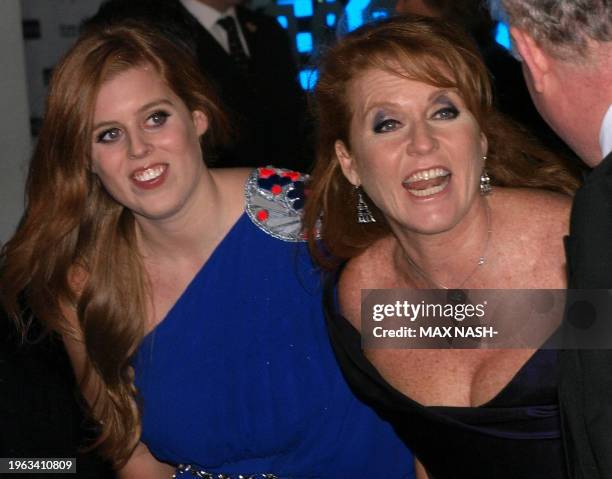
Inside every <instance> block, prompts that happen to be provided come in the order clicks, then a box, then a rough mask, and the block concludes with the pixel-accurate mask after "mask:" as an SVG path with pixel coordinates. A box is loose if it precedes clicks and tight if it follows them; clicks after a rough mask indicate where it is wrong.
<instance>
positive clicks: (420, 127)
mask: <svg viewBox="0 0 612 479" xmlns="http://www.w3.org/2000/svg"><path fill="white" fill-rule="evenodd" d="M408 134H409V138H408V146H407V150H408V154H411V155H426V154H428V153H430V152H432V151H435V150H436V149H437V148H438V140H437V139H436V137H435V136H434V134H433V132H432V130H431V126H430V125H428V124H427V122H417V123H415V124H413V125H412V126H411V128H410V130H409V132H408Z"/></svg>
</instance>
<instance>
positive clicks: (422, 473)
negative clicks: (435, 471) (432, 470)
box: [414, 457, 429, 479]
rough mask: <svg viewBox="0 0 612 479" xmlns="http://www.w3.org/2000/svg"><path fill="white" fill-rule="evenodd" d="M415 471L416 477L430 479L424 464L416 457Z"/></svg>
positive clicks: (417, 478)
mask: <svg viewBox="0 0 612 479" xmlns="http://www.w3.org/2000/svg"><path fill="white" fill-rule="evenodd" d="M414 471H415V472H416V479H429V476H428V475H427V471H426V470H425V468H424V467H423V464H421V462H420V461H419V460H418V459H417V458H416V457H415V458H414Z"/></svg>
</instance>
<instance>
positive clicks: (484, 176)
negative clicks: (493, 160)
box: [480, 156, 493, 196]
mask: <svg viewBox="0 0 612 479" xmlns="http://www.w3.org/2000/svg"><path fill="white" fill-rule="evenodd" d="M482 161H483V163H484V162H486V161H487V157H486V156H483V157H482ZM492 189H493V187H492V186H491V178H490V177H489V174H488V173H487V169H486V168H485V167H484V166H483V167H482V173H480V194H481V195H482V196H485V195H488V194H489V193H491V190H492Z"/></svg>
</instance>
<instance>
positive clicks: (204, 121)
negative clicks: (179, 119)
mask: <svg viewBox="0 0 612 479" xmlns="http://www.w3.org/2000/svg"><path fill="white" fill-rule="evenodd" d="M191 116H192V117H193V124H194V126H195V129H196V132H197V133H198V136H202V135H203V134H204V133H205V132H206V130H208V117H207V116H206V115H205V114H204V112H202V111H200V110H195V111H194V112H192V113H191Z"/></svg>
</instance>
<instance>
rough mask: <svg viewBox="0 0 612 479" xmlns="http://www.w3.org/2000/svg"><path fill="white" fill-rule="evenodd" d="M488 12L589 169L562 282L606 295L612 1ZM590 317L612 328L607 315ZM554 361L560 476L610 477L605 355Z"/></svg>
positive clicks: (610, 258) (496, 7) (549, 115)
mask: <svg viewBox="0 0 612 479" xmlns="http://www.w3.org/2000/svg"><path fill="white" fill-rule="evenodd" d="M500 3H501V5H500ZM490 7H491V9H492V13H493V14H494V15H495V16H497V17H498V18H499V17H500V12H501V13H503V15H507V21H509V23H510V26H511V28H510V33H511V35H512V39H513V41H514V45H515V47H516V50H517V52H518V53H519V54H520V56H521V58H522V60H523V71H524V74H525V79H526V81H527V85H528V87H529V91H530V93H531V96H532V98H533V100H534V103H535V105H536V106H537V108H538V110H539V111H540V113H541V114H542V116H543V117H544V119H545V120H546V121H547V122H548V123H549V124H550V125H551V127H552V128H553V129H554V130H555V131H556V132H557V133H558V134H559V136H561V137H562V138H563V139H564V140H565V141H566V142H567V144H568V145H569V146H570V147H572V149H573V150H574V151H575V152H576V153H577V154H578V156H580V158H582V160H583V161H584V162H585V163H586V164H587V165H588V166H589V167H591V168H593V170H592V171H591V172H590V173H589V174H588V176H587V177H586V179H585V184H584V186H583V187H582V188H581V189H580V190H579V191H578V192H577V194H576V197H575V199H574V205H573V208H572V216H571V223H570V235H569V237H567V238H566V253H567V263H568V273H569V286H570V288H574V289H612V2H610V1H607V0H581V1H577V0H549V1H546V2H544V1H542V0H501V1H500V0H496V1H494V0H490ZM602 158H603V160H602ZM568 317H570V315H568ZM570 319H572V318H571V317H570ZM577 319H581V318H577ZM596 320H599V321H603V322H604V323H602V324H605V325H607V326H608V330H610V329H612V327H610V325H612V317H606V318H596ZM570 327H571V326H570ZM606 341H607V342H606V345H611V344H612V338H606ZM560 357H561V380H560V388H559V400H560V403H561V414H562V423H563V428H564V429H563V436H564V442H565V447H566V455H567V459H568V470H569V473H570V475H571V477H573V478H580V479H582V478H602V479H603V478H606V479H608V478H612V350H611V349H606V350H603V349H601V350H567V351H563V352H562V354H561V356H560Z"/></svg>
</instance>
